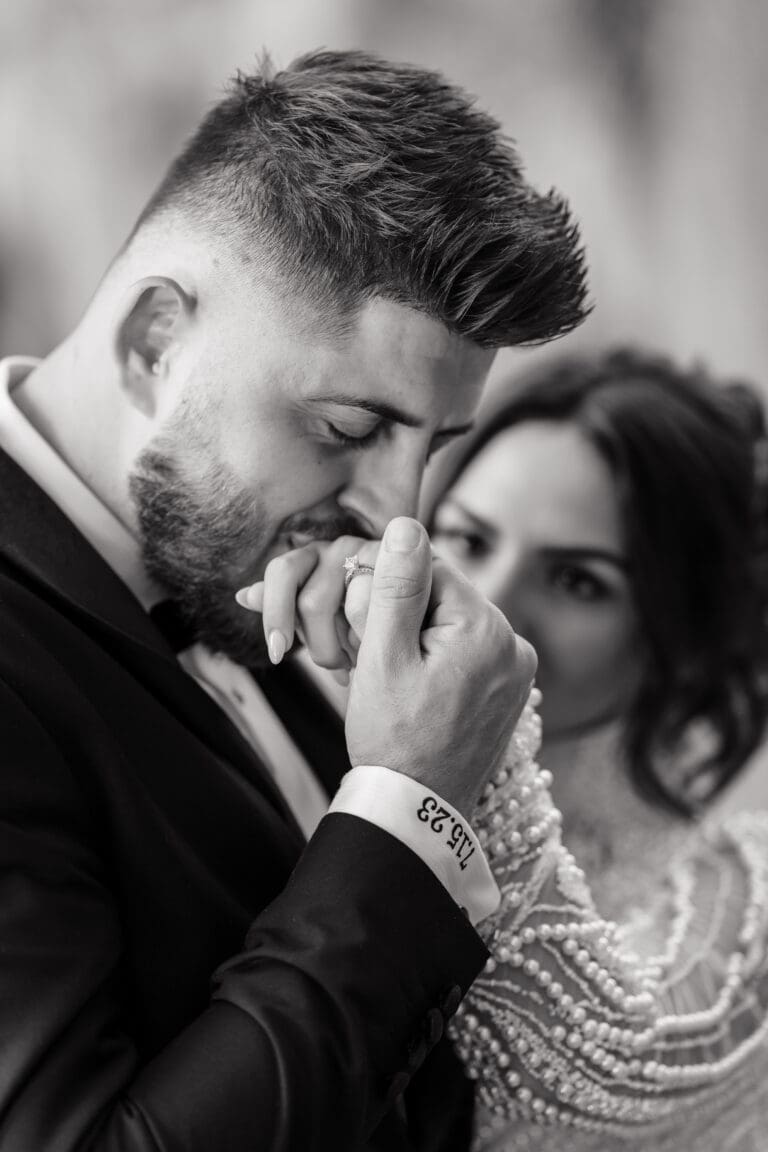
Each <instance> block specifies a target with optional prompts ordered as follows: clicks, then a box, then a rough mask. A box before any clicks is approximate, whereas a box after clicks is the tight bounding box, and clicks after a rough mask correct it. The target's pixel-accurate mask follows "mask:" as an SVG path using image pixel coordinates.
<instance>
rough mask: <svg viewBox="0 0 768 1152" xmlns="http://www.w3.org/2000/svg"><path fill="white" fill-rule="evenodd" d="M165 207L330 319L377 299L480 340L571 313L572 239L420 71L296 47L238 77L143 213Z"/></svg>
mask: <svg viewBox="0 0 768 1152" xmlns="http://www.w3.org/2000/svg"><path fill="white" fill-rule="evenodd" d="M169 211H171V212H172V211H181V212H182V213H183V214H184V215H185V216H187V217H188V218H189V219H190V220H191V221H192V222H193V223H195V224H197V225H198V226H200V227H202V228H203V229H204V230H206V231H209V232H212V233H214V234H216V235H219V236H221V237H223V238H225V240H226V241H227V242H228V243H229V244H230V245H231V246H233V247H234V249H235V250H236V251H237V252H238V253H239V254H240V256H241V257H242V258H243V259H244V260H245V261H246V262H248V261H250V260H251V259H255V258H256V253H257V252H258V253H259V255H260V257H261V258H262V259H264V258H266V260H267V261H268V263H269V264H270V266H271V267H272V268H273V269H274V270H275V271H276V272H277V273H278V274H279V275H281V276H282V277H284V278H286V280H287V282H288V284H289V285H290V286H291V289H292V290H293V291H296V292H298V293H300V294H301V295H304V296H308V297H309V298H310V299H312V300H313V301H315V302H316V303H317V304H319V305H321V306H322V305H325V306H329V305H330V306H332V307H334V308H335V309H336V310H337V312H338V313H339V314H340V315H346V314H349V313H351V312H354V311H356V310H357V309H358V308H359V306H360V305H361V304H362V303H363V302H364V301H365V300H367V299H370V298H373V297H377V296H378V297H383V298H385V299H389V300H392V301H395V302H397V303H399V304H403V305H406V306H408V307H411V308H414V309H417V310H419V311H421V312H423V313H426V314H427V315H429V316H431V317H433V318H434V319H436V320H438V321H440V322H441V323H443V324H444V325H445V326H446V327H447V328H448V329H449V330H450V331H452V332H455V333H457V334H459V335H461V336H464V337H466V338H468V339H470V340H472V341H473V342H475V343H476V344H478V345H480V346H483V347H488V348H495V347H500V346H504V345H512V344H532V343H539V342H542V341H546V340H551V339H553V338H555V337H558V336H563V335H565V334H566V333H567V332H570V331H571V330H572V329H573V328H575V327H576V326H577V325H578V324H580V323H581V321H582V320H583V319H584V317H585V316H586V315H587V313H588V311H589V308H588V306H587V304H586V294H587V289H586V272H585V264H584V252H583V248H582V246H581V241H580V237H579V231H578V227H577V225H576V223H575V222H574V220H573V218H572V216H571V214H570V210H569V208H568V205H567V204H566V202H565V200H564V199H563V198H562V197H561V196H559V195H558V194H557V193H556V192H554V191H550V192H548V193H547V194H546V195H542V194H540V193H538V192H536V191H535V190H534V189H533V188H532V187H531V186H530V184H528V183H527V181H526V179H525V178H524V176H523V171H522V166H521V162H520V159H519V157H518V155H517V152H516V151H515V148H514V146H513V145H512V143H511V142H510V141H509V140H507V139H506V138H505V137H504V135H503V134H502V132H501V129H500V126H499V124H498V123H497V122H496V121H495V120H494V119H493V118H492V117H490V116H488V115H487V114H486V113H484V112H481V111H479V110H478V109H477V108H476V107H475V106H474V103H473V101H472V99H471V98H470V97H469V96H467V95H466V94H465V93H464V92H463V91H462V90H461V89H459V88H457V87H455V86H453V85H451V84H449V83H447V81H446V80H445V79H444V78H443V77H442V76H441V75H440V74H439V73H437V72H430V71H424V70H422V69H419V68H415V67H412V66H410V65H407V64H392V63H389V62H387V61H385V60H381V59H379V58H377V57H375V56H372V55H369V54H367V53H363V52H326V51H320V52H313V53H310V54H309V55H306V56H302V57H301V58H300V59H298V60H296V61H294V63H293V64H291V65H290V67H288V68H287V69H285V70H284V71H280V72H275V71H274V69H273V68H272V66H271V64H270V62H269V59H268V58H265V59H264V60H263V61H262V62H261V64H260V66H259V68H258V70H257V71H255V72H254V73H252V74H249V75H245V74H238V75H237V76H236V77H235V79H234V80H233V81H232V83H231V86H230V89H229V92H228V95H227V96H226V97H225V98H224V99H223V100H222V101H221V102H220V103H218V104H217V105H215V106H214V107H213V109H212V110H211V111H210V112H209V113H208V115H207V116H206V117H205V119H204V120H203V122H202V124H201V125H200V127H199V128H198V130H197V132H196V133H195V134H194V136H193V137H192V139H191V140H190V141H189V143H188V144H187V146H186V147H185V148H184V150H183V152H182V153H181V154H180V155H179V156H178V158H177V159H176V160H175V162H174V163H173V164H172V166H171V168H170V170H169V172H168V174H167V175H166V177H165V179H164V180H163V182H162V184H161V185H160V187H159V189H158V190H157V192H156V193H155V195H154V196H153V198H152V200H151V201H150V202H149V204H148V205H147V207H146V208H145V210H144V212H143V214H142V216H141V218H140V220H139V223H138V225H137V229H140V228H141V227H142V225H143V224H145V223H146V222H147V221H148V220H150V219H153V218H155V217H157V216H159V215H162V214H164V213H166V212H169Z"/></svg>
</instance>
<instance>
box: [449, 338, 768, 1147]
mask: <svg viewBox="0 0 768 1152" xmlns="http://www.w3.org/2000/svg"><path fill="white" fill-rule="evenodd" d="M750 399H751V398H750V397H749V395H748V394H747V392H746V390H744V389H731V390H720V389H716V388H715V387H714V386H713V385H712V384H711V383H709V382H708V381H707V380H706V379H705V378H704V376H703V373H701V372H692V373H683V372H679V371H676V370H675V369H674V368H673V367H672V366H671V365H670V364H669V363H667V362H665V361H662V360H657V359H653V358H650V357H645V356H642V355H639V354H637V353H613V354H609V355H607V356H605V357H603V358H601V359H597V360H568V361H564V362H561V363H560V364H559V365H556V366H555V367H553V368H550V369H549V370H548V371H547V372H546V373H545V374H544V375H543V376H540V377H538V378H536V379H532V380H531V381H530V382H529V383H528V384H527V385H526V386H525V387H524V388H523V389H521V390H518V391H517V392H516V393H515V395H514V397H513V398H512V400H511V401H508V402H507V403H506V405H505V406H504V408H503V409H502V410H500V411H498V412H497V413H496V415H495V416H494V418H493V419H492V420H491V421H490V422H489V423H488V424H487V425H486V426H485V427H484V428H483V429H482V430H481V433H480V435H479V436H478V437H477V438H476V439H475V441H474V443H472V444H471V445H470V446H469V451H468V452H467V453H465V456H464V458H463V460H462V462H461V467H460V468H459V469H458V470H457V472H456V473H455V475H454V477H453V480H452V482H451V483H450V485H449V488H448V491H447V493H446V495H445V496H444V498H443V499H442V500H441V501H440V502H439V504H438V506H437V507H436V509H435V511H434V513H433V517H432V524H431V528H432V536H433V540H434V543H435V547H436V549H437V550H438V551H442V552H443V553H445V554H447V555H448V556H450V557H452V558H453V559H454V560H455V562H457V563H458V565H459V566H460V567H461V568H463V570H464V572H465V573H466V574H467V575H468V576H469V578H470V579H471V580H472V581H473V582H474V583H476V584H477V585H478V586H479V587H480V589H481V590H482V591H484V592H485V593H486V595H488V596H489V598H490V599H492V600H494V601H495V602H496V603H497V604H498V605H499V606H500V607H501V608H502V609H503V610H504V612H505V613H506V614H507V615H508V617H509V619H510V621H511V623H512V625H513V627H515V629H516V630H517V631H519V632H520V633H521V634H522V635H524V636H526V638H527V639H529V640H530V641H531V642H532V643H533V644H534V647H535V648H536V649H537V652H538V655H539V673H538V677H537V680H538V684H539V686H540V688H541V692H542V698H541V721H542V724H543V742H542V743H541V748H540V751H538V764H537V763H536V757H537V749H538V744H539V740H540V734H541V729H540V724H539V720H538V718H537V716H536V714H535V713H534V711H533V708H532V707H530V706H529V708H528V709H527V711H526V714H525V715H524V717H523V720H522V722H521V724H520V726H519V728H518V731H517V734H516V738H515V744H514V747H513V749H512V750H511V753H510V762H509V764H508V765H507V767H506V768H505V769H504V770H502V772H500V773H499V774H498V776H497V778H496V781H495V784H494V785H492V786H489V788H488V789H487V794H486V795H485V796H484V797H483V799H482V801H481V803H480V805H479V807H478V811H477V814H476V819H475V827H476V829H478V831H479V836H480V839H481V842H482V843H483V844H484V846H485V848H486V851H487V852H488V855H489V859H490V860H491V864H492V868H493V870H494V873H495V875H496V879H497V881H498V883H499V886H500V888H501V890H502V893H503V902H502V905H501V907H500V908H499V910H498V912H497V913H496V914H495V915H494V916H493V917H491V918H489V919H488V920H486V921H485V922H483V924H482V925H481V926H480V931H481V934H482V935H484V936H485V938H486V940H487V942H488V944H489V947H490V949H491V952H492V958H491V959H490V960H489V962H488V965H487V967H486V970H485V972H484V974H483V975H482V976H481V977H480V979H479V980H478V981H477V982H476V983H475V985H474V986H473V988H472V989H471V990H470V993H469V995H468V997H467V998H466V1000H465V1002H464V1004H463V1005H462V1007H461V1008H460V1011H459V1015H458V1017H457V1021H456V1025H455V1027H454V1029H453V1035H454V1040H455V1043H456V1047H457V1050H458V1053H459V1055H460V1056H461V1058H462V1059H463V1061H464V1062H465V1065H466V1068H467V1071H468V1073H469V1075H470V1076H471V1077H473V1078H474V1079H475V1080H476V1082H477V1097H478V1102H479V1104H480V1105H481V1115H480V1117H479V1119H478V1125H477V1144H478V1146H479V1147H481V1148H483V1149H499V1150H501V1149H504V1150H506V1149H509V1150H512V1149H518V1148H532V1149H541V1150H544V1149H553V1150H563V1152H565V1150H568V1152H580V1150H582V1149H585V1150H586V1149H590V1150H592V1149H594V1150H598V1149H599V1150H601V1152H602V1150H606V1149H614V1148H615V1149H620V1148H624V1147H629V1148H637V1149H639V1148H643V1149H648V1150H649V1152H650V1150H651V1149H653V1150H654V1152H656V1150H661V1149H666V1148H669V1149H675V1150H676V1152H682V1150H685V1152H704V1150H711V1152H724V1150H726V1149H728V1150H731V1152H756V1150H757V1149H760V1148H765V1147H766V1146H767V1145H766V1137H765V1136H764V1135H763V1133H764V1132H765V1131H768V890H767V888H766V884H767V882H768V815H766V814H764V813H755V812H745V813H743V814H741V815H737V816H735V817H730V818H728V819H724V818H721V817H719V815H718V798H719V796H720V795H721V793H722V792H723V790H725V789H726V788H727V785H728V784H729V782H730V781H731V780H732V778H733V777H734V776H735V774H736V773H737V772H738V771H739V769H740V768H741V766H742V765H743V763H744V761H745V760H746V758H747V757H748V755H749V753H750V752H751V751H752V750H753V749H754V748H755V746H756V744H757V742H758V740H759V738H760V736H761V734H762V728H763V723H764V716H765V709H766V702H765V689H766V680H765V656H766V626H765V622H766V617H765V603H764V590H763V588H762V586H761V578H762V577H763V575H764V574H763V573H762V572H761V571H760V559H761V545H762V541H761V535H762V531H763V530H764V528H765V525H764V524H763V522H762V516H763V514H764V509H763V508H762V507H760V501H759V500H758V493H759V490H760V486H759V484H757V483H755V482H754V479H753V477H754V468H753V461H755V459H756V458H757V464H758V465H759V464H760V450H761V449H762V447H763V445H762V444H760V445H758V450H757V451H753V450H752V447H753V441H755V439H756V436H755V434H756V432H757V431H758V429H759V425H760V415H759V406H758V405H757V404H756V402H754V401H751V402H750Z"/></svg>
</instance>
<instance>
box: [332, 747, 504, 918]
mask: <svg viewBox="0 0 768 1152" xmlns="http://www.w3.org/2000/svg"><path fill="white" fill-rule="evenodd" d="M329 811H331V812H346V813H347V814H348V815H350V816H359V817H360V818H361V819H363V820H368V821H369V822H370V823H371V824H376V825H377V827H379V828H382V829H383V830H384V831H385V832H389V833H390V835H392V836H395V837H396V838H397V839H398V840H400V841H402V843H403V844H406V845H407V846H408V847H409V848H410V849H411V850H412V851H413V852H415V853H416V855H417V856H420V857H421V859H422V860H423V861H424V863H425V864H426V865H427V867H429V868H431V869H432V871H433V872H434V874H435V876H437V878H438V880H440V881H441V882H442V883H443V884H444V886H445V887H446V888H447V889H448V892H449V893H450V895H451V896H452V897H453V899H454V900H455V901H456V903H457V904H458V905H459V906H460V907H461V908H464V909H466V912H467V915H468V916H469V919H470V921H471V922H472V924H477V923H479V921H480V920H483V919H484V918H485V917H486V916H489V915H490V914H491V912H495V911H496V909H497V908H498V906H499V903H500V901H501V894H500V892H499V889H498V886H497V884H496V881H495V880H494V878H493V875H492V873H491V869H490V866H489V864H488V861H487V859H486V857H485V853H484V852H483V850H482V848H481V847H480V843H479V841H478V839H477V837H476V836H475V834H474V832H473V831H472V829H471V828H470V827H469V824H468V823H467V821H466V820H465V819H464V817H463V816H461V815H460V813H459V812H458V811H457V810H456V809H455V808H452V807H451V805H450V804H446V803H445V801H443V800H441V799H440V797H439V796H438V795H437V793H436V792H433V791H432V790H431V789H429V788H425V787H424V785H423V784H419V782H418V781H417V780H412V779H411V777H410V776H404V775H403V773H402V772H394V771H392V769H391V768H382V767H381V766H379V765H372V764H360V765H358V767H357V768H353V769H352V770H351V771H350V772H347V774H346V776H344V778H343V780H342V782H341V786H340V788H339V790H338V792H337V793H336V795H335V797H334V798H333V801H332V803H331V806H330V809H329Z"/></svg>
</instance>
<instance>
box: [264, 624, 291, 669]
mask: <svg viewBox="0 0 768 1152" xmlns="http://www.w3.org/2000/svg"><path fill="white" fill-rule="evenodd" d="M267 646H268V648H269V658H270V660H271V661H272V663H273V664H279V663H280V661H281V660H282V658H283V656H285V649H286V647H287V645H286V642H285V636H283V634H282V632H278V630H277V628H273V629H272V631H271V632H270V634H269V640H268V641H267Z"/></svg>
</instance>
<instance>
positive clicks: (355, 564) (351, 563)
mask: <svg viewBox="0 0 768 1152" xmlns="http://www.w3.org/2000/svg"><path fill="white" fill-rule="evenodd" d="M344 571H345V572H346V576H345V577H344V587H345V588H348V587H349V585H350V584H351V582H352V581H353V580H354V578H355V576H373V568H372V567H371V565H370V564H361V563H360V561H359V560H358V558H357V556H347V557H345V559H344Z"/></svg>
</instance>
